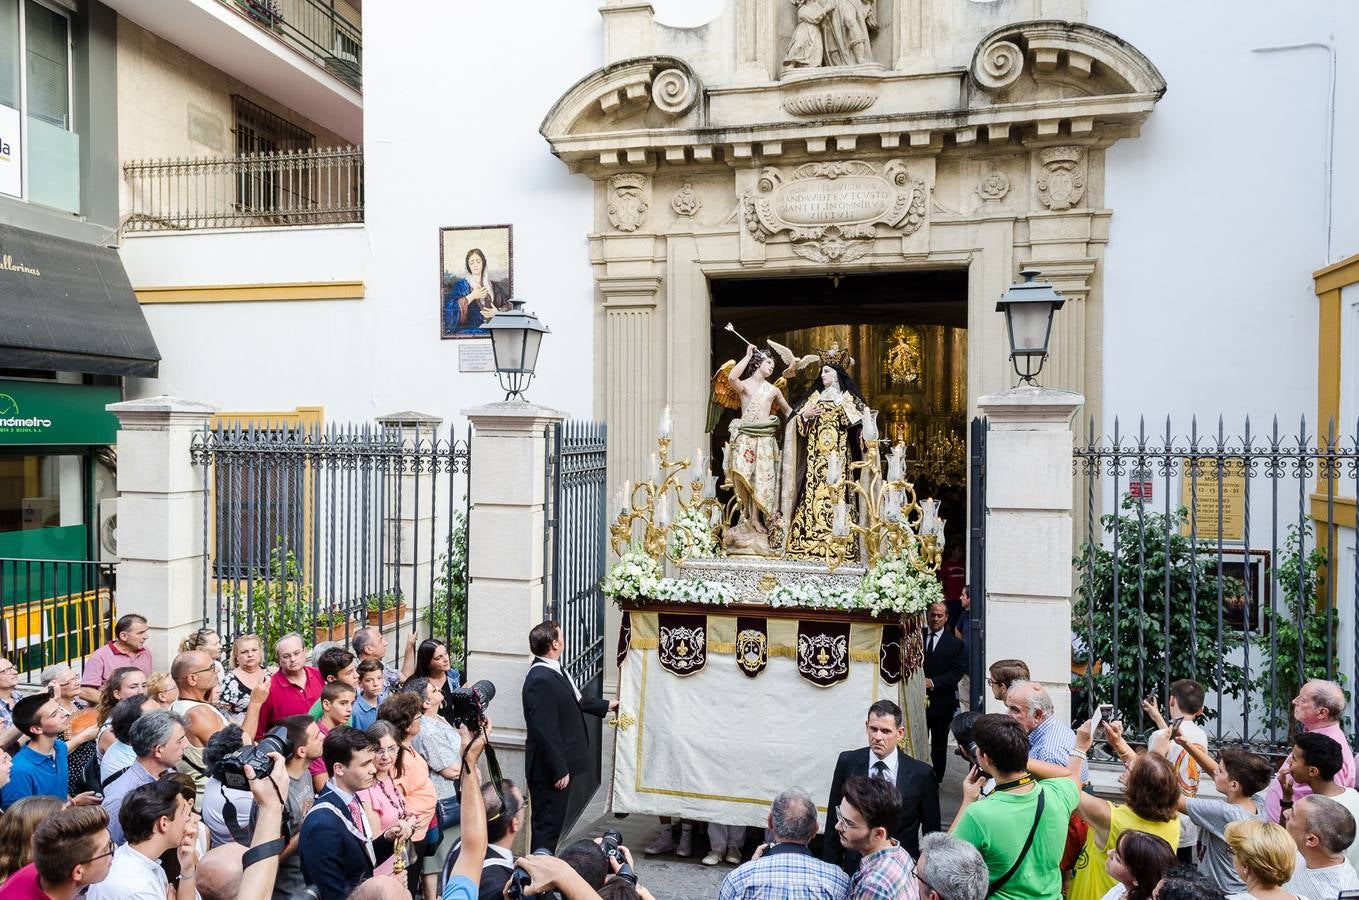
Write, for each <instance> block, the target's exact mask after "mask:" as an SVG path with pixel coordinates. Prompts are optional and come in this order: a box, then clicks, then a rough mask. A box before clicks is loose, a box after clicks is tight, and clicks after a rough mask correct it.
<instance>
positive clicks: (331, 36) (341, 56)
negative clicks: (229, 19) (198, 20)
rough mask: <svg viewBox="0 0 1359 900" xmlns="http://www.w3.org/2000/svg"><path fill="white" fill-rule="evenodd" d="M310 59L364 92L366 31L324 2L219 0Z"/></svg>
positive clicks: (300, 0)
mask: <svg viewBox="0 0 1359 900" xmlns="http://www.w3.org/2000/svg"><path fill="white" fill-rule="evenodd" d="M218 2H220V3H222V4H223V5H224V6H227V7H230V8H232V9H235V10H237V11H239V12H242V13H244V15H245V16H246V18H248V19H250V21H252V22H254V23H255V24H256V25H258V26H259V27H260V28H262V29H264V30H265V31H268V32H270V33H272V34H273V35H275V36H276V37H277V38H278V39H279V40H281V41H283V42H284V43H286V44H288V45H289V46H291V47H292V48H293V49H295V50H297V51H299V52H301V53H302V54H303V55H305V56H308V57H310V58H311V59H312V60H314V61H315V62H316V64H317V65H319V66H321V67H323V68H324V69H325V70H326V71H327V72H330V73H331V74H332V75H334V76H335V77H336V78H338V79H340V80H341V81H343V82H345V83H346V84H348V85H350V86H351V87H353V88H354V89H355V90H362V89H363V31H362V29H361V28H360V26H359V25H358V24H357V23H355V22H351V21H350V20H349V19H347V18H346V17H345V16H344V15H343V14H341V13H340V12H338V11H337V10H336V9H335V8H334V5H333V4H330V3H323V2H321V0H218Z"/></svg>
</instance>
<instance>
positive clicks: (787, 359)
mask: <svg viewBox="0 0 1359 900" xmlns="http://www.w3.org/2000/svg"><path fill="white" fill-rule="evenodd" d="M765 343H767V344H768V345H769V346H770V348H771V349H773V351H774V353H775V354H777V355H778V358H779V359H780V360H781V361H782V362H783V364H784V365H785V366H791V365H792V364H793V363H794V361H796V360H797V357H796V356H794V355H793V351H792V350H789V349H788V348H787V347H785V346H783V345H782V344H780V343H779V342H778V341H766V342H765Z"/></svg>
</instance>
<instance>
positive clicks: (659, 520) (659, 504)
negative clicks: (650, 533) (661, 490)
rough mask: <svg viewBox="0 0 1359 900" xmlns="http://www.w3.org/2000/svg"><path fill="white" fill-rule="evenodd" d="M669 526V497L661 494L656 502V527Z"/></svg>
mask: <svg viewBox="0 0 1359 900" xmlns="http://www.w3.org/2000/svg"><path fill="white" fill-rule="evenodd" d="M669 524H670V495H669V494H661V498H660V499H659V500H657V501H656V527H657V528H665V527H666V526H667V525H669Z"/></svg>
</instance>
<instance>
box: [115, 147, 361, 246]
mask: <svg viewBox="0 0 1359 900" xmlns="http://www.w3.org/2000/svg"><path fill="white" fill-rule="evenodd" d="M123 177H124V178H125V179H126V180H127V184H128V194H129V203H128V210H127V213H126V215H125V217H124V218H125V224H124V230H125V231H193V230H197V229H204V228H252V227H273V226H289V225H333V224H341V223H346V222H362V221H363V148H362V147H331V148H324V149H319V150H298V151H282V152H277V153H249V154H245V155H243V156H229V157H201V158H185V159H156V160H139V161H134V162H129V163H127V164H125V165H124V166H123Z"/></svg>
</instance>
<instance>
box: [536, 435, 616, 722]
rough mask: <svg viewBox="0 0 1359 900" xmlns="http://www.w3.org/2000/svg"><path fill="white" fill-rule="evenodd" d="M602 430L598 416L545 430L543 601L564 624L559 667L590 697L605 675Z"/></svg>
mask: <svg viewBox="0 0 1359 900" xmlns="http://www.w3.org/2000/svg"><path fill="white" fill-rule="evenodd" d="M606 435H607V429H606V428H605V425H604V423H603V422H579V421H569V422H559V423H557V424H555V425H553V426H552V427H551V428H549V429H548V430H547V472H546V475H547V491H546V497H547V509H546V510H545V515H546V520H547V528H546V529H545V532H544V536H543V540H544V542H545V544H546V546H545V547H544V548H543V549H544V553H545V559H546V561H547V570H546V572H545V573H544V577H543V601H544V603H543V606H544V609H546V610H547V616H548V618H550V619H557V620H558V621H560V622H561V624H562V638H563V640H564V642H565V644H566V652H565V655H564V656H563V658H562V665H563V667H564V668H565V669H566V670H567V671H568V672H570V673H571V677H572V678H573V679H575V682H576V685H577V686H579V687H580V689H581V690H582V691H586V692H590V691H594V692H595V694H594V695H595V696H598V691H599V689H600V688H602V687H603V680H602V677H603V674H604V646H605V641H604V594H603V592H602V591H601V590H600V583H601V581H602V580H603V578H604V546H605V541H606V539H607V538H606V535H607V525H606V522H605V519H606V518H607V516H608V511H607V509H606V508H605V502H604V492H605V487H604V484H605V478H606V473H605V466H606V463H607V455H608V449H607V448H608V444H607V439H606ZM596 682H597V683H596Z"/></svg>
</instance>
